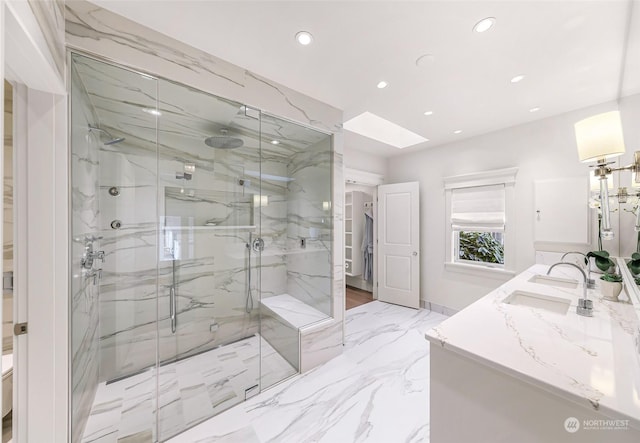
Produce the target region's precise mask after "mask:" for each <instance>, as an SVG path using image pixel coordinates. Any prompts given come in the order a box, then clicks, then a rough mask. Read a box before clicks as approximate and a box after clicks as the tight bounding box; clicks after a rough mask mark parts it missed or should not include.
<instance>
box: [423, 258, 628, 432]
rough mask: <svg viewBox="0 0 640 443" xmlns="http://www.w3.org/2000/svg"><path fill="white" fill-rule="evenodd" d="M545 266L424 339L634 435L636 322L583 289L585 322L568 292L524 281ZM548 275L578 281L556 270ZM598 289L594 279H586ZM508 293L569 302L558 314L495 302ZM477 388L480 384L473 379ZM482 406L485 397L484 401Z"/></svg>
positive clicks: (623, 307) (574, 292)
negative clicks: (588, 308) (587, 302)
mask: <svg viewBox="0 0 640 443" xmlns="http://www.w3.org/2000/svg"><path fill="white" fill-rule="evenodd" d="M548 268H549V267H548V266H546V265H534V266H532V267H530V268H529V269H527V270H526V271H524V272H523V273H521V274H519V275H518V276H516V277H515V278H513V279H511V280H510V281H508V282H506V283H505V284H504V285H502V286H500V287H499V288H498V289H496V290H494V291H492V292H490V293H489V294H487V295H486V296H484V297H483V298H481V299H480V300H478V301H477V302H475V303H473V304H471V305H469V306H468V307H467V308H465V309H463V310H462V311H460V312H459V313H457V314H456V315H454V316H453V317H451V318H449V319H447V320H445V321H444V322H442V323H441V324H440V325H438V326H437V327H435V328H433V329H431V330H429V331H428V332H427V333H426V338H427V339H428V340H429V341H430V342H431V343H432V345H433V346H442V347H443V348H445V349H449V350H451V351H454V352H456V353H459V354H461V355H464V356H466V357H468V358H471V359H473V360H475V361H478V362H480V363H482V364H485V365H487V366H490V367H492V368H494V369H496V370H498V371H501V372H503V373H505V374H508V375H510V376H513V377H516V378H518V379H520V380H523V381H525V382H528V383H531V384H533V385H535V386H537V387H539V388H541V389H544V390H546V391H548V392H550V393H552V394H556V395H560V396H562V397H564V398H566V399H568V400H570V401H573V402H576V403H579V404H582V405H585V406H587V407H589V408H593V409H594V410H597V411H599V412H600V413H602V414H604V415H606V416H609V417H611V418H612V419H620V420H629V425H630V426H632V427H634V428H636V429H640V356H639V355H638V353H637V352H636V351H635V345H634V334H635V331H636V330H637V328H638V317H637V316H636V312H635V310H634V306H633V305H632V304H630V303H622V302H612V301H608V300H605V299H604V298H603V297H602V295H601V294H600V291H599V289H597V288H596V289H593V290H589V299H591V300H593V308H594V312H593V317H591V318H590V317H582V316H579V315H577V314H576V305H577V301H578V298H579V297H581V296H582V283H580V286H578V288H576V289H565V288H558V287H552V286H548V285H544V284H539V283H531V282H529V281H528V280H529V279H530V278H531V277H533V276H534V275H536V274H540V275H544V274H546V272H547V269H548ZM552 275H553V276H554V277H565V278H572V279H577V278H578V277H579V278H580V282H582V276H581V275H580V274H579V273H578V272H577V271H576V270H572V269H571V268H569V267H564V266H563V267H556V268H554V270H553V273H552ZM592 278H595V279H596V284H599V282H600V280H598V276H597V275H592ZM514 290H521V291H527V292H532V293H538V294H544V295H549V296H555V297H562V298H565V299H570V300H571V306H570V307H569V310H568V311H567V313H566V314H559V313H554V312H550V311H546V310H542V309H537V308H529V307H526V306H520V305H511V304H506V303H503V300H504V299H505V298H506V297H508V296H509V294H511V293H512V292H513V291H514ZM479 382H480V383H481V380H479ZM488 400H489V401H490V399H488Z"/></svg>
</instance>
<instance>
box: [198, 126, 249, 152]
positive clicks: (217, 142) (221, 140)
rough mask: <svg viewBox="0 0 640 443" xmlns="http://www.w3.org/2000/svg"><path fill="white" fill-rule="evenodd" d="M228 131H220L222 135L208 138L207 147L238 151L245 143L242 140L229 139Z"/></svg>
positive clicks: (205, 141) (206, 140)
mask: <svg viewBox="0 0 640 443" xmlns="http://www.w3.org/2000/svg"><path fill="white" fill-rule="evenodd" d="M227 132H228V131H227V130H226V129H223V130H222V131H220V133H221V134H222V135H218V136H213V137H209V138H206V139H205V140H204V143H205V144H206V145H207V146H210V147H212V148H216V149H236V148H239V147H241V146H243V145H244V141H243V140H242V139H241V138H236V137H229V136H228V135H227Z"/></svg>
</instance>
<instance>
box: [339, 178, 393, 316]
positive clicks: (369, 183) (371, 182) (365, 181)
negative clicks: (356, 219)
mask: <svg viewBox="0 0 640 443" xmlns="http://www.w3.org/2000/svg"><path fill="white" fill-rule="evenodd" d="M344 183H345V194H346V186H347V185H358V186H366V187H369V188H375V190H376V199H375V201H374V202H373V207H374V209H373V213H374V218H373V235H374V237H375V239H376V241H375V242H374V244H373V262H374V263H376V264H377V263H378V248H377V243H378V221H377V217H376V215H377V211H378V201H377V196H378V186H380V185H384V184H386V183H385V180H384V175H382V174H378V173H376V172H369V171H361V170H358V169H351V168H345V169H344ZM343 226H344V225H343ZM345 244H346V240H345V238H344V236H343V237H342V250H343V251H344V249H345ZM377 268H378V266H377V265H376V266H374V267H373V299H374V300H377V299H378V269H377ZM344 286H345V296H344V299H345V303H346V300H347V292H346V288H347V277H346V275H345V278H344ZM345 310H346V305H345Z"/></svg>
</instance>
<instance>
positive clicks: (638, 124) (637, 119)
mask: <svg viewBox="0 0 640 443" xmlns="http://www.w3.org/2000/svg"><path fill="white" fill-rule="evenodd" d="M628 3H629V11H630V14H631V16H630V19H629V22H628V30H627V37H626V39H627V41H626V53H625V57H624V60H623V61H622V63H621V75H620V87H619V97H620V98H619V107H620V114H621V118H622V126H623V131H624V140H625V148H626V152H625V154H624V155H622V156H621V157H619V159H618V163H619V165H620V166H626V165H629V164H631V163H633V162H634V154H635V152H636V151H640V2H638V1H629V2H628ZM618 187H626V188H627V191H628V192H629V193H630V194H637V193H638V192H640V183H637V182H634V179H633V174H632V173H631V172H630V171H622V172H620V173H617V174H614V188H615V189H616V190H617V188H618ZM637 205H638V197H635V196H634V197H629V198H628V199H627V201H626V202H625V203H622V202H618V201H617V200H616V201H615V202H614V205H612V209H615V210H617V212H616V215H617V218H618V235H617V245H618V247H619V254H620V256H621V257H629V256H631V254H632V253H633V252H635V251H636V248H637V232H636V231H635V229H634V226H635V222H636V217H635V215H634V214H633V212H632V211H633V208H634V207H636V206H637ZM636 210H637V209H636Z"/></svg>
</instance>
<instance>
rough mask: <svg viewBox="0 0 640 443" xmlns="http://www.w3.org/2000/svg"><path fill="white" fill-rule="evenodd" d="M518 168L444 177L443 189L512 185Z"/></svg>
mask: <svg viewBox="0 0 640 443" xmlns="http://www.w3.org/2000/svg"><path fill="white" fill-rule="evenodd" d="M517 174H518V168H506V169H496V170H493V171H484V172H474V173H472V174H463V175H454V176H452V177H445V179H444V189H445V190H448V189H455V188H470V187H474V186H489V185H499V184H504V185H505V186H507V185H513V184H515V182H516V175H517Z"/></svg>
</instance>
